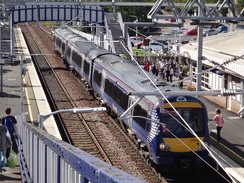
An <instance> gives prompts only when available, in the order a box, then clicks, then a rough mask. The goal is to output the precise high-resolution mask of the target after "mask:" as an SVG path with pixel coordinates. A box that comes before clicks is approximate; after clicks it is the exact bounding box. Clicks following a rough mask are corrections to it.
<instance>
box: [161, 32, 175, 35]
mask: <svg viewBox="0 0 244 183" xmlns="http://www.w3.org/2000/svg"><path fill="white" fill-rule="evenodd" d="M160 36H173V34H172V33H170V32H164V33H162V34H160Z"/></svg>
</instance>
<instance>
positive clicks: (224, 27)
mask: <svg viewBox="0 0 244 183" xmlns="http://www.w3.org/2000/svg"><path fill="white" fill-rule="evenodd" d="M217 32H218V33H226V32H228V27H226V26H219V27H218V28H217Z"/></svg>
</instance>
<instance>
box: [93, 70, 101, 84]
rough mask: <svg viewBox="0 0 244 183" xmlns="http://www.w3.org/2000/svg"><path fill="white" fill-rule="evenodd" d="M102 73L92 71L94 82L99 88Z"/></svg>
mask: <svg viewBox="0 0 244 183" xmlns="http://www.w3.org/2000/svg"><path fill="white" fill-rule="evenodd" d="M101 79H102V73H100V72H98V70H95V71H94V82H95V83H96V84H97V85H98V86H99V87H100V86H101Z"/></svg>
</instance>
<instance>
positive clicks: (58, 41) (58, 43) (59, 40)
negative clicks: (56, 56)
mask: <svg viewBox="0 0 244 183" xmlns="http://www.w3.org/2000/svg"><path fill="white" fill-rule="evenodd" d="M56 44H57V45H58V47H60V48H61V39H59V38H58V37H56Z"/></svg>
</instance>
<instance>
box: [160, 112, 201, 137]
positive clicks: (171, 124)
mask: <svg viewBox="0 0 244 183" xmlns="http://www.w3.org/2000/svg"><path fill="white" fill-rule="evenodd" d="M165 110H166V113H164V114H163V115H162V119H161V121H162V123H164V124H165V125H166V128H167V129H168V130H169V131H170V132H169V131H167V130H166V131H165V132H164V133H163V136H164V137H173V135H172V133H173V134H174V135H176V136H177V137H179V138H186V137H193V135H192V134H191V133H190V132H189V131H188V127H187V126H186V125H185V123H184V122H183V120H182V119H181V118H180V117H179V115H178V114H177V113H176V112H175V111H174V110H173V109H172V108H168V109H165ZM176 110H177V111H178V113H179V114H180V115H181V116H182V118H183V119H184V120H185V121H186V122H187V123H188V125H189V126H190V127H191V128H192V129H193V130H194V132H195V133H196V134H197V135H198V136H204V115H203V109H202V108H176Z"/></svg>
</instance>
